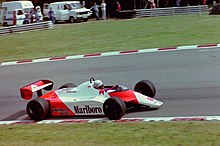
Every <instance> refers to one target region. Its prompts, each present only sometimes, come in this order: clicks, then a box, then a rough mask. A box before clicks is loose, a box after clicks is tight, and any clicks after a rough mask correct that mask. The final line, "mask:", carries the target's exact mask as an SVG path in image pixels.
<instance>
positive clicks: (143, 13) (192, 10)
mask: <svg viewBox="0 0 220 146" xmlns="http://www.w3.org/2000/svg"><path fill="white" fill-rule="evenodd" d="M205 12H208V6H207V5H198V6H186V7H168V8H156V9H136V10H124V11H121V12H120V13H121V14H120V15H121V16H122V17H124V18H134V17H138V18H140V17H157V16H172V15H180V14H200V15H201V14H202V13H205Z"/></svg>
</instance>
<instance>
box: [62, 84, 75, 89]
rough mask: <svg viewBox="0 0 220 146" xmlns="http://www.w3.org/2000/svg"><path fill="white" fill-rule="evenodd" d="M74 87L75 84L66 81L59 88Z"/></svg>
mask: <svg viewBox="0 0 220 146" xmlns="http://www.w3.org/2000/svg"><path fill="white" fill-rule="evenodd" d="M74 87H76V85H75V84H73V83H66V84H64V85H63V86H61V87H60V88H59V89H63V88H74Z"/></svg>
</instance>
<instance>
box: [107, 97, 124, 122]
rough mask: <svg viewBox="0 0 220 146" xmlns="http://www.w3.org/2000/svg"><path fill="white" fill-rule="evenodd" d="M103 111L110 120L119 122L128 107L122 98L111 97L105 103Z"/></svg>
mask: <svg viewBox="0 0 220 146" xmlns="http://www.w3.org/2000/svg"><path fill="white" fill-rule="evenodd" d="M103 111H104V113H105V115H106V116H107V118H108V119H110V120H119V119H121V117H122V116H124V115H125V112H126V105H125V103H124V101H123V100H121V99H120V98H118V97H111V98H108V99H107V100H106V101H105V102H104V104H103Z"/></svg>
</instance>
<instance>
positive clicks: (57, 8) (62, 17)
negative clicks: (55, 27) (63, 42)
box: [43, 1, 92, 23]
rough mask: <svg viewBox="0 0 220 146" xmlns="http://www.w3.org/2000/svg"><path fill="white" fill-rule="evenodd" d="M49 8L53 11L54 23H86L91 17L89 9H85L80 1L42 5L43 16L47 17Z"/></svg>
mask: <svg viewBox="0 0 220 146" xmlns="http://www.w3.org/2000/svg"><path fill="white" fill-rule="evenodd" d="M50 8H52V10H53V11H54V19H55V20H56V21H69V22H71V23H73V22H76V21H80V20H83V21H88V20H89V18H90V16H91V15H92V13H91V11H90V9H86V8H85V7H84V6H82V4H81V3H80V1H62V2H54V3H50V4H44V8H43V14H44V16H45V17H48V12H49V11H50Z"/></svg>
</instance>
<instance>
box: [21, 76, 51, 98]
mask: <svg viewBox="0 0 220 146" xmlns="http://www.w3.org/2000/svg"><path fill="white" fill-rule="evenodd" d="M53 84H54V83H53V82H52V81H50V80H39V81H36V82H34V83H31V84H29V85H26V86H24V87H22V88H20V93H21V98H23V99H25V100H30V99H31V98H32V96H33V93H34V92H37V96H38V97H40V96H42V89H44V90H46V91H50V90H52V89H53Z"/></svg>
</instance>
